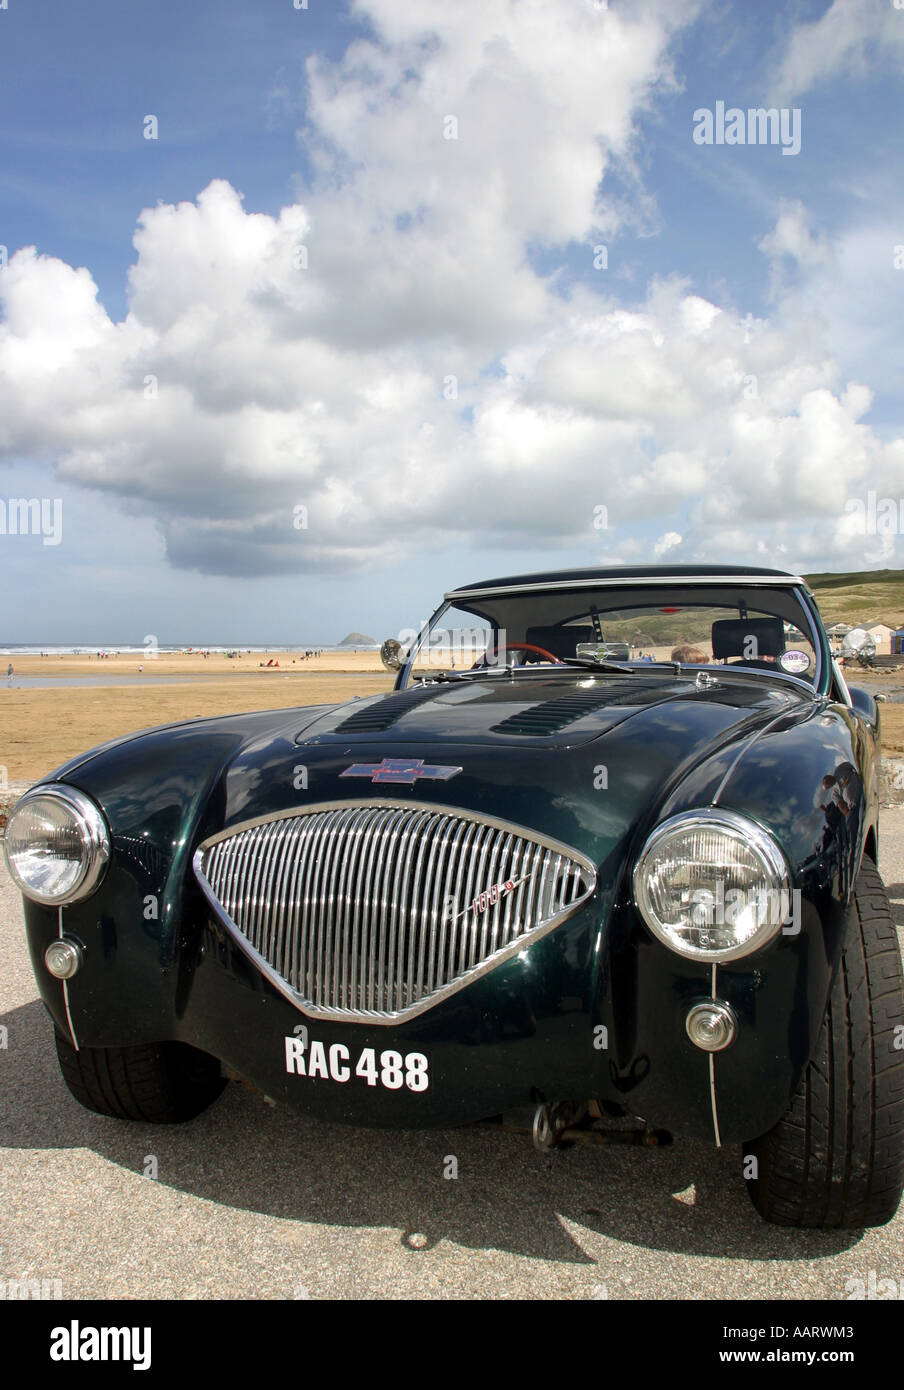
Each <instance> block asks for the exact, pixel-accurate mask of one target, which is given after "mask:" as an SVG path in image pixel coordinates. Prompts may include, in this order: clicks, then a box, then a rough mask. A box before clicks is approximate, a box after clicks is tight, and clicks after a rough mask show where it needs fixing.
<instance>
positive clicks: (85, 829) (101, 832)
mask: <svg viewBox="0 0 904 1390" xmlns="http://www.w3.org/2000/svg"><path fill="white" fill-rule="evenodd" d="M38 800H51V801H57V802H59V803H62V805H63V806H64V807H65V809H66V810H67V811H68V812H69V813H70V815H71V816H72V817H73V820H74V821H75V824H76V828H77V830H78V834H79V837H80V839H81V842H82V846H83V855H82V867H81V870H80V872H79V875H78V878H77V879H76V880H75V882H74V883H73V884H71V886H70V887H69V888H67V889H66V891H65V892H64V893H60V894H51V893H43V892H41V890H40V889H37V888H34V887H33V886H32V885H31V884H29V883H27V882H26V881H25V880H24V879H23V878H22V876H21V875H20V873H19V871H18V869H17V867H16V865H15V863H14V862H13V859H12V857H11V855H10V838H11V836H10V832H11V830H12V826H13V822H14V821H15V818H16V816H17V815H18V813H19V812H20V811H21V810H23V809H24V808H25V807H27V806H28V805H29V804H30V803H31V802H33V801H38ZM3 857H4V861H5V863H6V867H7V870H8V872H9V876H10V878H11V879H12V880H13V883H15V885H16V887H17V888H18V890H19V892H20V893H22V894H23V895H24V896H25V897H26V898H28V899H29V901H30V902H34V903H38V904H39V905H40V906H42V907H69V906H70V905H71V904H72V903H76V902H80V901H82V899H84V898H88V897H90V896H91V894H92V893H93V892H94V891H95V890H96V889H97V888H98V886H99V885H100V881H101V879H102V878H103V875H104V871H105V869H106V867H107V864H108V863H109V861H110V832H109V830H108V828H107V822H106V821H105V820H104V817H103V815H102V813H101V811H100V808H99V807H98V806H97V805H96V804H95V803H94V802H93V801H92V800H91V798H90V797H89V796H86V795H85V793H84V792H81V791H79V790H78V788H77V787H70V786H68V785H67V784H66V783H65V782H41V783H38V785H37V786H34V787H30V788H29V789H28V791H27V792H26V793H25V794H24V796H20V798H19V800H18V801H17V802H16V804H15V806H14V807H13V809H12V811H11V812H10V816H9V820H8V821H7V824H6V828H5V831H4V835H3Z"/></svg>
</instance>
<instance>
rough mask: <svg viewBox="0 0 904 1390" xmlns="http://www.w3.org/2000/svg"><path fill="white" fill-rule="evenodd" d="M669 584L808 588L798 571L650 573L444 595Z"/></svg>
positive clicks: (477, 595) (480, 595) (491, 595)
mask: <svg viewBox="0 0 904 1390" xmlns="http://www.w3.org/2000/svg"><path fill="white" fill-rule="evenodd" d="M669 584H672V585H674V586H675V587H676V588H684V587H690V586H691V585H695V584H721V585H722V586H723V587H725V586H726V585H736V586H737V587H739V588H744V589H747V588H754V587H756V588H759V586H760V585H773V586H774V585H780V586H781V587H783V588H785V589H788V588H792V587H793V586H795V585H800V586H801V587H802V588H805V587H806V584H805V581H804V579H803V577H802V576H801V575H799V574H774V575H772V574H765V575H764V574H760V575H756V574H679V575H668V574H659V575H647V576H646V577H640V576H633V575H622V576H621V577H620V578H618V579H605V578H602V577H600V578H598V579H594V578H589V579H560V580H547V581H546V582H545V583H539V584H506V585H502V586H501V587H500V588H498V589H451V590H450V591H449V593H447V594H443V598H444V599H447V600H449V601H453V600H455V599H458V598H497V597H498V596H499V595H500V594H532V593H540V592H542V593H549V592H550V591H559V590H562V589H635V588H641V587H646V586H648V585H650V586H653V585H657V586H658V587H659V588H665V587H667V586H668V585H669Z"/></svg>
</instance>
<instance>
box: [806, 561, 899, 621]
mask: <svg viewBox="0 0 904 1390" xmlns="http://www.w3.org/2000/svg"><path fill="white" fill-rule="evenodd" d="M804 577H805V578H806V581H807V583H808V584H809V585H810V588H811V589H812V590H813V592H814V593H815V595H816V600H817V602H818V604H819V611H820V613H821V614H822V616H823V621H824V622H825V623H827V624H831V623H863V622H873V621H876V620H877V619H878V620H881V621H883V622H886V623H894V624H895V626H896V627H900V626H901V625H902V624H904V570H866V571H861V572H859V573H857V572H853V573H847V574H844V573H842V574H808V575H805V576H804Z"/></svg>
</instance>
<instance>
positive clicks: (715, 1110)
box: [709, 962, 722, 1149]
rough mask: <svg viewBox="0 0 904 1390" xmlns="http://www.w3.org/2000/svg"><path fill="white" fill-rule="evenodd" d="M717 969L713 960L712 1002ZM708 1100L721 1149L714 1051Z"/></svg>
mask: <svg viewBox="0 0 904 1390" xmlns="http://www.w3.org/2000/svg"><path fill="white" fill-rule="evenodd" d="M717 970H718V966H717V965H716V964H715V962H713V974H712V985H711V990H712V997H713V1002H715V1000H716V998H717V997H718V996H717V994H716V972H717ZM709 1101H710V1105H711V1106H712V1111H713V1136H714V1138H715V1141H716V1148H717V1149H721V1147H722V1135H721V1134H720V1132H719V1107H718V1105H717V1103H716V1054H715V1053H714V1052H711V1053H710V1054H709Z"/></svg>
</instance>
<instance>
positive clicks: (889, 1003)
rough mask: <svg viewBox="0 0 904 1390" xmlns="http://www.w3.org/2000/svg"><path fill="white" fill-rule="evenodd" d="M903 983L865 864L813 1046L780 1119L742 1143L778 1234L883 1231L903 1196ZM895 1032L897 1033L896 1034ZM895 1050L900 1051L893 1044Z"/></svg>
mask: <svg viewBox="0 0 904 1390" xmlns="http://www.w3.org/2000/svg"><path fill="white" fill-rule="evenodd" d="M902 1027H904V983H902V973H901V953H900V950H899V947H898V936H897V932H896V931H895V925H894V922H893V920H892V916H891V911H890V908H889V904H888V896H887V894H886V892H885V886H884V884H883V882H882V880H881V878H880V877H879V871H878V869H877V868H876V866H875V864H874V863H873V862H872V861H871V860H869V859H864V861H863V865H862V868H861V870H860V874H859V876H858V878H857V883H856V887H855V891H854V897H853V901H852V904H851V908H850V911H849V913H848V917H847V920H846V923H845V930H844V941H843V947H842V956H841V961H840V962H839V966H838V970H837V973H836V977H835V981H834V984H833V986H832V992H831V995H830V997H829V1003H828V1007H827V1009H826V1014H825V1018H824V1020H823V1024H822V1028H821V1030H820V1034H819V1038H818V1041H817V1043H816V1048H815V1050H814V1052H813V1056H812V1058H811V1059H810V1063H809V1065H808V1066H807V1069H806V1071H805V1072H804V1074H803V1076H802V1077H801V1081H800V1085H799V1086H798V1088H797V1093H796V1094H795V1096H794V1100H793V1102H792V1104H791V1108H790V1110H789V1111H788V1113H787V1114H786V1115H785V1116H784V1118H783V1119H781V1120H780V1121H779V1123H778V1124H777V1125H776V1126H775V1128H774V1129H771V1130H770V1131H769V1133H768V1134H764V1135H762V1136H761V1137H760V1138H759V1139H753V1140H750V1141H749V1142H748V1143H746V1144H745V1145H744V1158H745V1171H746V1169H747V1167H749V1166H750V1165H749V1164H748V1162H747V1160H749V1159H750V1158H751V1157H752V1158H755V1159H756V1167H755V1169H754V1171H755V1173H756V1176H755V1177H753V1176H751V1177H748V1178H747V1190H748V1192H749V1194H750V1198H751V1200H752V1202H753V1205H754V1206H755V1207H756V1209H757V1211H758V1212H759V1213H760V1215H761V1216H762V1217H764V1219H765V1220H766V1221H771V1222H773V1223H774V1224H776V1225H779V1226H799V1227H814V1228H816V1229H836V1228H859V1227H863V1226H882V1225H884V1224H885V1222H886V1221H890V1220H891V1218H892V1217H893V1216H894V1214H895V1212H896V1211H897V1209H898V1204H899V1203H900V1201H901V1193H902V1189H904V1051H902V1050H901V1042H902V1037H904V1032H902ZM896 1030H897V1032H896ZM896 1043H897V1047H896V1046H895V1044H896Z"/></svg>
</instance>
